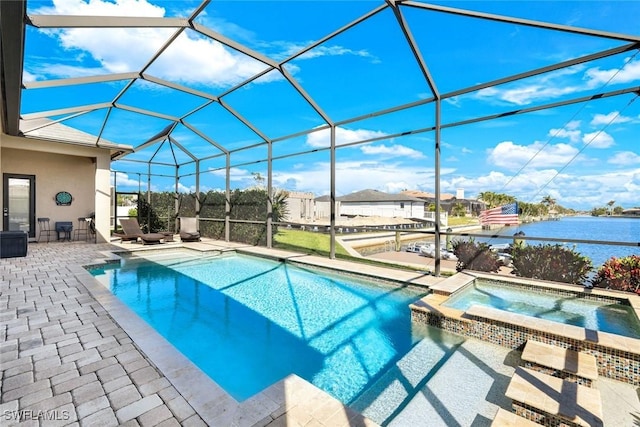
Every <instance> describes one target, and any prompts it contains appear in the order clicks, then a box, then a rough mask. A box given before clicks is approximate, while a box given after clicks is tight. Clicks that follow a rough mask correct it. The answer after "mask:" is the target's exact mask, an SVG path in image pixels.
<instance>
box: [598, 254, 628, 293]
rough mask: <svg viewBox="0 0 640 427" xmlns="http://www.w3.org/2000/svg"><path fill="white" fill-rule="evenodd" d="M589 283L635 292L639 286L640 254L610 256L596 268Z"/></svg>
mask: <svg viewBox="0 0 640 427" xmlns="http://www.w3.org/2000/svg"><path fill="white" fill-rule="evenodd" d="M591 283H592V284H593V286H598V287H602V288H609V289H615V290H617V291H627V292H637V291H638V288H639V287H640V256H639V255H630V256H627V257H624V258H616V257H612V258H610V259H609V260H607V262H605V263H604V264H603V265H602V267H600V268H599V269H598V272H597V273H596V275H595V277H594V278H593V279H592V280H591Z"/></svg>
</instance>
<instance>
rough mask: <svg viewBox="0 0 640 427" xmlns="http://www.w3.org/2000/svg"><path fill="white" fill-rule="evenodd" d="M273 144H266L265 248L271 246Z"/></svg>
mask: <svg viewBox="0 0 640 427" xmlns="http://www.w3.org/2000/svg"><path fill="white" fill-rule="evenodd" d="M272 156H273V144H271V143H270V144H268V145H267V248H269V249H271V247H272V246H273V242H272V240H273V236H272V231H273V159H272Z"/></svg>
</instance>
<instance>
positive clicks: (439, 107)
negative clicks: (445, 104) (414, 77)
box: [434, 99, 442, 276]
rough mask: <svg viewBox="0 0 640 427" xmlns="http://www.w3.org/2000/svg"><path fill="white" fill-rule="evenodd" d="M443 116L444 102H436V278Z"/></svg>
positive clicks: (437, 269) (435, 272)
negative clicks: (441, 124)
mask: <svg viewBox="0 0 640 427" xmlns="http://www.w3.org/2000/svg"><path fill="white" fill-rule="evenodd" d="M441 115H442V101H441V100H440V99H438V100H436V135H435V149H434V161H435V176H434V181H435V196H436V225H435V230H434V231H435V236H434V237H435V245H436V259H435V260H434V261H435V271H434V274H435V275H436V276H440V136H441V135H440V134H441V132H440V131H441V127H440V120H441Z"/></svg>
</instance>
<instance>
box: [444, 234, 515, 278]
mask: <svg viewBox="0 0 640 427" xmlns="http://www.w3.org/2000/svg"><path fill="white" fill-rule="evenodd" d="M452 245H453V253H454V254H455V256H456V257H457V258H458V263H457V264H456V270H457V271H462V270H476V271H489V272H493V273H495V272H497V271H498V270H499V269H500V267H502V266H503V265H504V264H503V263H502V261H501V260H500V259H498V255H497V254H496V253H494V252H493V251H492V250H491V248H490V247H489V245H487V244H485V243H476V242H475V241H474V240H473V239H472V240H455V241H453V242H452Z"/></svg>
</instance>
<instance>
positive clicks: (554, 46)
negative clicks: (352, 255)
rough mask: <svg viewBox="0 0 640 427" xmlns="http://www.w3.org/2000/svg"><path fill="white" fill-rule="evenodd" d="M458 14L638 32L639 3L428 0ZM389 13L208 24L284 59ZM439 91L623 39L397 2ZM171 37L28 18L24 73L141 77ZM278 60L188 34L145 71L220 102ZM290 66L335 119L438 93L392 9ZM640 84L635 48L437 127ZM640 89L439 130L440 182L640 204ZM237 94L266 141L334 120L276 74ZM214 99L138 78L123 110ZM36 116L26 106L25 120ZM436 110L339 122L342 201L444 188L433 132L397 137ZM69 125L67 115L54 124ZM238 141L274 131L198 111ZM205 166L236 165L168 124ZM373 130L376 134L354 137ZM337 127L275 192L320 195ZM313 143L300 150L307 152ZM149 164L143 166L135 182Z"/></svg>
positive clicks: (166, 8)
mask: <svg viewBox="0 0 640 427" xmlns="http://www.w3.org/2000/svg"><path fill="white" fill-rule="evenodd" d="M199 4H200V2H199V1H198V2H196V1H188V0H185V1H153V0H141V1H136V0H118V1H106V0H92V1H88V0H86V1H84V0H55V1H33V0H29V2H28V13H29V14H78V15H126V16H156V17H161V16H164V17H188V16H189V15H190V14H191V13H192V12H193V10H194V9H195V8H196V7H197V6H198V5H199ZM433 4H440V5H444V6H448V7H455V8H462V9H469V10H474V11H481V12H487V13H495V14H502V15H509V16H514V17H518V18H526V19H535V20H542V21H546V22H550V23H554V24H562V25H571V26H576V27H582V28H588V29H594V30H600V31H608V32H616V33H625V34H631V35H635V36H640V25H638V22H637V17H638V16H640V2H633V1H607V2H598V1H588V2H580V1H562V2H550V1H540V2H515V1H500V2H484V1H466V2H433ZM381 5H384V2H378V1H323V2H314V1H275V2H272V1H258V2H249V1H222V2H219V1H214V2H211V3H210V4H209V5H208V6H207V7H206V9H205V10H204V12H203V13H202V14H200V16H199V17H198V18H197V19H196V21H195V22H196V23H198V24H201V25H203V26H205V27H206V28H209V29H211V30H213V31H215V32H217V33H219V34H222V35H223V36H225V37H227V38H229V39H231V40H233V41H235V42H237V43H240V44H242V45H244V46H246V47H248V48H249V49H251V50H252V51H254V52H257V54H258V55H263V56H264V57H267V58H270V59H272V60H276V61H281V60H284V59H286V58H288V57H290V56H291V55H292V54H293V53H295V52H297V51H299V50H300V49H302V48H304V47H306V46H309V45H310V44H312V43H313V42H315V41H316V40H318V39H321V38H322V37H324V36H326V35H328V34H330V33H332V32H333V31H335V30H337V29H339V28H341V27H342V26H344V25H346V24H348V23H350V22H351V21H353V20H354V19H357V18H358V17H360V16H363V15H364V14H366V13H368V12H370V11H372V10H374V9H375V8H377V7H379V6H381ZM400 10H401V11H402V14H403V16H404V19H405V20H406V23H407V24H408V27H409V28H410V30H411V32H412V34H413V37H414V38H415V41H416V44H417V46H418V48H419V49H420V52H421V54H422V56H423V58H424V61H425V63H426V65H427V67H428V70H429V73H430V74H431V75H432V76H433V78H434V81H435V84H436V87H437V89H438V91H439V92H440V93H442V94H447V93H449V92H452V91H455V90H457V89H461V88H465V87H468V86H472V85H475V84H478V83H484V82H487V81H491V80H494V79H499V78H502V77H506V76H510V75H513V74H516V73H521V72H525V71H528V70H531V69H535V68H539V67H544V66H547V65H551V64H553V63H556V62H559V61H564V60H568V59H572V58H576V57H580V56H584V55H588V54H591V53H594V52H598V51H601V50H605V49H610V48H614V47H618V46H622V45H625V44H626V43H627V42H624V41H618V40H611V39H606V38H600V37H592V36H585V35H581V34H570V33H564V32H558V31H552V30H545V29H537V28H530V27H526V26H522V25H515V24H510V23H499V22H489V21H486V20H479V19H473V18H469V17H462V16H455V15H451V14H445V13H441V12H435V11H429V10H424V9H418V8H410V7H405V6H403V7H401V8H400ZM173 32H174V30H172V29H109V30H96V29H56V30H51V29H49V30H38V29H35V28H29V29H28V31H27V35H26V41H27V43H26V53H25V64H24V69H25V74H24V80H25V82H34V81H41V80H50V79H61V78H69V77H80V76H94V75H102V74H109V73H124V72H131V71H139V70H140V69H141V67H143V66H144V65H145V64H146V63H147V62H148V61H149V60H150V58H152V57H153V55H154V54H155V53H156V51H157V50H158V49H159V48H160V46H162V44H163V43H164V42H166V40H168V38H169V37H171V35H172V34H173ZM266 68H267V66H266V65H265V64H264V63H262V62H260V61H259V60H256V59H254V58H251V57H249V56H247V55H244V54H243V53H241V52H239V51H236V50H233V49H230V48H228V47H225V46H223V45H222V44H220V43H218V42H216V41H213V40H211V39H209V38H206V37H203V36H202V35H200V34H199V33H197V32H195V31H193V30H187V31H185V32H184V33H183V34H182V35H181V36H180V37H179V38H178V39H177V40H176V42H175V43H174V44H173V45H172V46H171V47H169V48H168V49H166V50H165V51H164V52H163V53H162V54H161V55H160V56H159V57H158V58H157V60H155V61H154V62H153V63H152V64H151V65H150V66H149V68H148V69H147V70H146V73H147V74H149V75H151V76H154V77H157V78H161V79H165V80H169V81H174V82H178V83H179V84H181V85H183V86H187V87H189V88H192V89H196V90H198V91H202V92H204V93H207V94H209V95H215V96H218V95H222V94H225V93H226V91H228V90H229V89H230V88H232V87H234V86H235V85H237V84H238V83H240V82H242V81H244V80H245V79H247V78H250V77H252V76H254V75H255V74H257V73H260V72H262V71H264V70H265V69H266ZM285 69H286V70H287V72H289V73H290V74H291V75H292V76H293V78H294V79H295V80H296V81H297V82H298V83H299V85H300V86H301V87H302V88H303V89H304V90H305V91H306V92H307V93H308V94H309V95H310V96H311V97H313V99H314V100H315V102H316V103H317V105H319V107H320V108H321V109H322V111H323V112H324V113H325V114H326V115H327V116H328V117H330V119H331V120H333V121H335V122H340V121H343V120H347V119H350V118H353V117H359V116H363V115H366V114H368V113H371V112H375V111H379V110H383V109H387V108H391V107H394V106H397V105H401V104H406V103H411V102H416V101H420V100H424V99H427V98H429V97H430V96H431V95H432V94H431V91H430V88H429V85H428V84H427V82H426V79H425V77H424V75H423V74H422V72H421V71H420V69H419V67H418V66H417V65H416V61H415V58H414V56H413V55H412V53H411V50H410V49H409V47H408V45H407V43H406V42H405V38H404V35H403V34H402V32H401V31H400V27H399V26H398V22H397V20H396V18H395V16H394V14H393V13H392V10H391V9H390V8H386V9H385V10H382V11H380V12H379V13H377V14H375V15H374V16H372V17H371V18H369V19H367V20H366V21H365V22H363V23H361V24H359V25H357V26H355V27H353V28H351V29H349V30H348V31H346V32H345V33H343V34H340V35H338V36H337V37H335V38H333V39H331V40H330V41H328V42H326V43H324V44H322V45H320V46H318V47H316V48H314V49H312V50H310V51H308V52H307V53H305V54H304V55H302V56H300V57H298V58H296V59H294V60H292V61H290V62H288V63H287V64H286V65H285ZM125 83H126V82H125V81H121V82H110V83H100V84H89V85H78V86H77V87H73V88H72V87H59V88H48V89H29V90H25V91H24V92H23V107H22V113H23V114H27V115H28V114H29V113H35V112H40V111H47V110H53V109H60V108H67V107H73V106H77V105H88V104H93V103H101V102H111V101H112V100H113V99H115V97H116V96H117V95H118V93H119V92H120V91H121V90H122V88H124V87H125ZM634 86H640V53H638V50H630V51H628V52H624V53H621V54H618V55H614V56H611V57H608V58H605V59H601V60H597V61H592V62H588V63H584V64H579V65H575V66H573V67H570V68H566V69H563V70H560V71H556V72H551V73H546V74H542V75H539V76H536V77H531V78H528V79H525V80H521V81H518V82H514V83H509V84H504V85H500V86H494V87H490V88H486V89H482V90H480V91H476V92H472V93H469V94H465V95H461V96H457V97H451V98H447V99H445V100H444V101H443V103H442V124H443V125H446V124H451V123H456V122H459V121H462V120H467V119H470V118H474V117H482V116H487V115H491V114H499V113H501V112H507V111H513V110H518V109H526V108H529V107H534V106H537V105H542V104H548V103H553V102H558V101H562V100H565V99H569V98H576V97H581V96H588V95H592V94H595V93H599V92H608V91H613V90H617V89H623V88H630V87H634ZM637 98H638V96H637V95H635V94H626V95H621V96H616V97H610V98H606V99H598V100H592V101H590V102H587V103H582V104H574V105H569V106H564V107H560V108H554V109H550V110H545V111H538V112H534V113H528V114H522V115H509V116H506V117H503V118H500V119H496V120H492V121H483V122H479V123H475V124H470V125H464V126H456V127H448V128H445V129H443V130H442V135H441V141H442V152H441V191H442V192H446V193H452V194H455V193H456V190H457V189H460V188H462V189H464V192H465V195H466V196H467V197H476V196H477V195H478V193H479V192H482V191H494V192H499V193H507V194H511V195H514V196H516V197H517V198H518V199H520V200H522V201H526V202H539V201H540V200H541V199H542V198H543V197H544V196H546V195H551V196H552V197H553V198H555V199H556V200H557V202H558V203H560V204H561V205H563V206H566V207H573V208H576V209H591V208H593V207H596V206H604V205H605V204H606V203H607V202H609V201H610V200H615V202H616V205H620V206H623V207H625V208H629V207H633V206H640V197H639V196H638V194H640V144H639V142H640V100H637ZM223 100H224V102H225V103H226V104H227V105H229V106H231V107H232V108H233V109H234V110H235V111H236V112H238V113H239V114H240V115H242V116H243V117H244V118H246V119H247V120H248V121H250V122H251V123H252V124H253V125H254V126H255V127H256V128H257V129H258V130H259V131H260V132H262V133H263V134H264V135H266V136H267V137H268V138H271V139H277V138H279V137H282V136H287V135H291V134H295V133H297V132H301V131H304V130H307V129H313V128H316V127H320V126H322V125H323V124H324V123H325V122H324V120H323V119H322V117H321V116H320V115H319V114H318V113H317V112H316V111H314V109H313V108H311V107H310V106H309V104H308V103H306V102H305V101H304V100H303V98H302V97H300V96H299V94H298V93H297V91H296V90H295V89H294V88H293V87H292V86H291V85H290V84H289V83H288V82H287V81H286V80H285V79H284V78H283V77H282V75H281V74H280V73H279V72H277V71H271V72H269V73H267V74H265V75H263V76H262V77H260V78H259V79H257V80H256V81H254V82H253V83H251V84H250V85H247V86H246V87H243V88H241V89H238V90H235V91H233V92H232V93H229V94H227V95H225V96H223ZM205 101H206V100H205V98H203V97H198V96H194V95H191V94H184V93H182V92H179V91H176V90H173V89H169V88H166V87H163V86H159V85H156V84H153V83H149V82H143V81H136V83H134V85H133V86H132V87H131V88H130V90H128V91H127V92H126V93H125V94H124V95H123V96H122V97H121V98H120V99H119V101H118V102H119V103H121V104H124V105H128V106H132V107H136V108H142V109H148V110H156V111H158V112H161V113H163V114H166V115H170V116H178V117H180V116H183V115H185V114H187V113H188V112H190V111H192V110H194V109H196V108H198V107H201V106H203V105H204V103H205ZM105 115H106V110H105V109H100V110H96V111H94V112H91V113H88V114H84V115H81V116H78V117H74V118H71V119H68V120H65V121H64V123H65V124H67V125H69V126H73V127H76V128H78V129H80V130H83V131H85V132H88V133H91V134H94V135H97V134H99V133H100V130H101V128H102V124H103V122H104V119H105ZM27 117H28V116H27ZM434 117H435V115H434V106H433V105H432V104H427V105H423V106H420V107H416V108H412V109H410V110H405V111H401V112H397V113H393V114H389V115H386V116H382V117H374V118H369V119H363V120H360V121H357V122H353V123H348V124H344V125H341V126H339V127H338V129H337V137H338V144H339V145H344V147H341V148H339V149H338V150H337V163H336V176H337V182H336V190H337V193H338V195H343V194H348V193H350V192H353V191H357V190H361V189H365V188H375V189H378V190H382V191H387V192H391V193H395V192H399V191H401V190H403V189H411V190H422V191H429V192H432V191H433V190H434V164H435V163H434V162H435V160H434V153H433V147H434V140H435V135H434V133H433V132H422V133H418V134H413V135H407V136H395V137H392V136H391V135H398V134H400V133H403V132H407V131H412V130H416V129H426V128H429V127H431V126H433V125H434V124H435V118H434ZM51 118H52V119H59V118H62V116H53V115H52V116H51ZM185 120H186V121H187V122H188V123H189V124H190V125H192V126H193V127H194V128H197V129H198V130H199V131H200V132H202V133H204V134H206V135H208V136H209V138H211V139H212V140H213V141H215V142H216V143H218V144H221V145H223V146H225V147H227V148H228V149H231V150H233V149H237V148H240V147H243V146H246V145H251V144H254V143H259V142H261V141H262V139H261V138H260V137H259V136H258V135H256V133H254V132H253V131H251V130H250V129H249V128H247V127H246V126H244V125H243V124H241V123H239V122H238V121H237V120H235V119H234V118H233V117H232V116H231V114H230V113H229V112H228V111H227V110H225V109H224V108H222V107H221V106H220V105H219V104H218V103H213V104H211V105H207V106H205V107H204V108H202V109H201V110H199V111H197V112H196V113H194V114H191V115H189V116H188V117H187V118H186V119H185ZM168 123H169V122H168V121H167V120H164V119H160V118H152V117H147V116H144V115H141V114H138V113H134V112H131V111H126V110H114V111H113V112H112V113H111V114H110V115H109V121H108V124H107V126H106V127H105V128H104V131H103V133H102V137H103V138H105V139H107V140H109V141H113V142H118V143H124V144H130V145H132V146H137V145H139V144H141V143H142V142H144V141H146V140H147V139H148V138H150V137H151V136H153V135H155V134H156V133H158V132H159V131H160V130H161V129H163V128H164V127H165V126H166V125H167V124H168ZM173 137H174V138H175V140H177V141H178V142H179V143H180V144H181V145H182V146H184V147H185V148H187V149H188V150H190V151H191V152H192V153H193V154H194V155H196V156H197V157H200V158H203V157H211V158H210V159H208V160H205V161H203V162H202V164H201V172H204V173H203V174H202V176H201V179H200V185H201V188H202V189H205V190H206V189H219V188H224V171H223V169H222V168H224V165H225V163H224V162H225V161H224V158H223V157H212V156H215V155H216V154H219V153H220V152H219V150H217V149H216V148H215V147H214V146H213V145H211V144H210V143H208V142H207V141H205V140H204V139H203V138H201V137H200V136H199V135H198V134H197V133H194V132H193V131H192V130H191V129H189V128H188V127H185V126H183V125H180V126H178V127H177V128H176V131H175V133H174V134H173ZM372 138H377V139H376V140H375V141H373V142H369V143H365V144H354V145H352V144H351V143H355V142H357V141H362V140H368V139H372ZM328 145H329V133H328V131H327V130H319V131H316V132H313V133H311V134H308V135H302V136H297V137H294V138H290V139H287V140H282V141H278V142H275V143H274V144H273V155H274V156H276V157H280V156H283V157H282V158H280V159H277V160H275V161H274V170H273V179H274V185H276V186H277V187H279V188H285V189H288V190H296V191H311V192H313V193H315V194H316V195H322V194H327V193H328V192H329V164H330V163H329V162H330V157H329V151H328V150H323V148H326V147H328ZM158 147H159V146H158V145H153V146H150V147H148V148H146V149H144V150H141V151H140V152H136V153H134V154H132V155H131V156H129V157H128V158H130V159H137V160H147V159H149V158H150V157H151V156H153V155H154V154H155V157H154V159H155V160H157V161H158V162H165V163H174V162H175V161H177V162H178V163H186V162H188V161H189V160H190V159H189V157H188V156H187V155H185V154H183V153H181V152H180V150H178V149H175V147H174V150H173V151H172V150H171V149H170V147H169V146H168V144H164V145H163V146H162V147H160V148H158ZM315 149H317V150H318V151H316V152H312V153H308V154H305V155H295V156H290V155H291V154H294V153H297V152H304V151H311V150H315ZM266 157H267V149H266V147H265V146H260V147H256V148H253V149H249V150H243V151H238V152H236V153H234V154H233V155H232V160H231V162H232V165H234V167H233V170H232V174H231V177H232V188H242V187H246V186H249V185H252V184H253V183H254V180H253V176H252V173H253V172H259V173H261V174H262V175H266V171H267V166H266V162H264V161H262V162H258V163H255V161H256V160H262V159H266ZM113 168H114V169H116V170H118V171H120V172H121V173H119V174H118V177H117V182H118V188H119V190H131V189H133V190H137V189H138V186H139V185H140V187H141V188H142V189H146V186H147V178H146V176H145V175H144V174H145V173H146V172H147V167H146V166H145V165H143V164H141V163H135V162H127V161H121V162H116V163H114V164H113ZM152 172H153V173H154V174H158V175H164V176H155V177H153V178H152V181H151V187H152V189H154V190H160V191H161V190H170V191H171V190H173V189H174V184H173V181H172V179H171V177H172V176H174V175H175V170H174V168H172V167H169V166H162V165H158V166H153V167H152ZM194 172H195V168H194V166H193V165H192V164H185V165H183V166H181V167H180V175H182V178H181V179H180V191H190V190H193V189H194V188H195V177H194V176H193V173H194ZM139 174H140V175H139Z"/></svg>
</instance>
